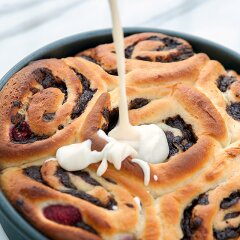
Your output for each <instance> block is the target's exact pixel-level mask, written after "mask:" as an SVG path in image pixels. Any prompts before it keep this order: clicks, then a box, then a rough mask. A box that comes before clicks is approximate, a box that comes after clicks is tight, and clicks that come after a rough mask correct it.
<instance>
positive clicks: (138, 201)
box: [133, 197, 142, 210]
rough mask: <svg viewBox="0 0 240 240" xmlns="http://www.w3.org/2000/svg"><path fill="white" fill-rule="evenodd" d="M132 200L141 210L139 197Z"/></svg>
mask: <svg viewBox="0 0 240 240" xmlns="http://www.w3.org/2000/svg"><path fill="white" fill-rule="evenodd" d="M133 200H134V201H135V203H136V204H137V206H138V208H139V210H141V209H142V206H141V200H140V198H139V197H134V198H133Z"/></svg>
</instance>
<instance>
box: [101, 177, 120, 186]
mask: <svg viewBox="0 0 240 240" xmlns="http://www.w3.org/2000/svg"><path fill="white" fill-rule="evenodd" d="M103 178H104V179H105V180H106V181H108V182H110V183H112V184H115V185H116V184H117V183H116V182H115V181H114V180H113V179H111V178H108V177H103Z"/></svg>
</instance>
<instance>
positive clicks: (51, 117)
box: [42, 113, 55, 122]
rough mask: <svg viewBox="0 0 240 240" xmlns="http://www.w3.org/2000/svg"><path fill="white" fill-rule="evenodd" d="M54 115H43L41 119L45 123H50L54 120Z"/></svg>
mask: <svg viewBox="0 0 240 240" xmlns="http://www.w3.org/2000/svg"><path fill="white" fill-rule="evenodd" d="M54 117H55V113H44V114H43V116H42V118H43V120H44V121H45V122H50V121H52V120H53V119H54Z"/></svg>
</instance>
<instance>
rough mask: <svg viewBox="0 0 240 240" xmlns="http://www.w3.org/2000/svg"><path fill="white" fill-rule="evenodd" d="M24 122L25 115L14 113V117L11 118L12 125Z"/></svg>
mask: <svg viewBox="0 0 240 240" xmlns="http://www.w3.org/2000/svg"><path fill="white" fill-rule="evenodd" d="M24 120H25V115H23V114H20V113H16V114H15V115H14V116H12V117H11V123H12V124H14V125H16V124H20V123H21V122H23V121H24Z"/></svg>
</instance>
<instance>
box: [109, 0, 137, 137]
mask: <svg viewBox="0 0 240 240" xmlns="http://www.w3.org/2000/svg"><path fill="white" fill-rule="evenodd" d="M109 5H110V9H111V16H112V27H113V29H112V35H113V41H114V46H115V51H116V55H117V70H118V76H119V90H120V97H119V122H118V124H117V126H116V127H115V128H114V129H113V130H112V131H111V135H112V137H114V138H116V139H121V140H127V141H129V140H130V141H131V140H133V141H134V140H135V139H137V138H138V133H137V132H136V131H135V129H134V128H133V127H132V125H131V124H130V123H129V117H128V104H127V95H126V84H125V53H124V36H123V29H122V26H121V22H120V17H119V11H118V6H117V0H109ZM126 133H128V134H126ZM111 135H110V136H111Z"/></svg>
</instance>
